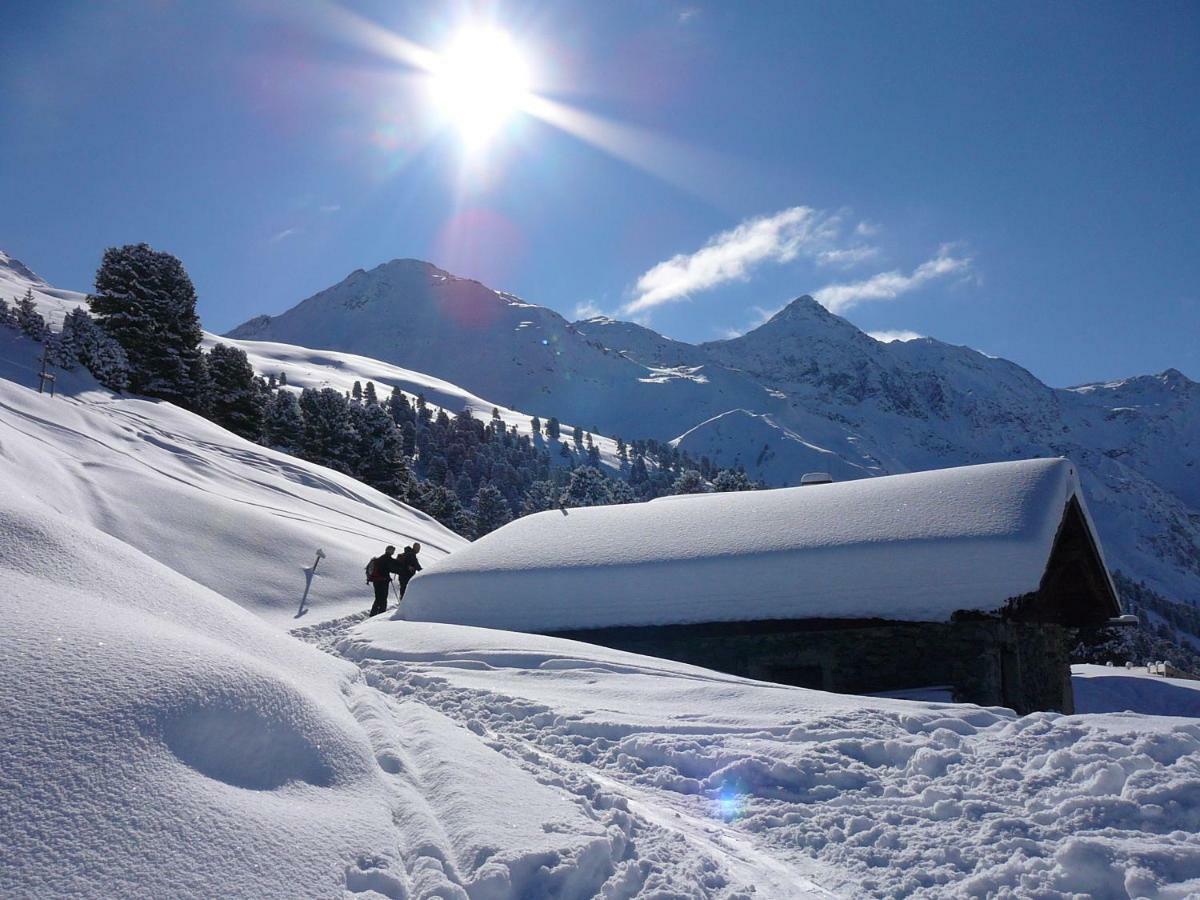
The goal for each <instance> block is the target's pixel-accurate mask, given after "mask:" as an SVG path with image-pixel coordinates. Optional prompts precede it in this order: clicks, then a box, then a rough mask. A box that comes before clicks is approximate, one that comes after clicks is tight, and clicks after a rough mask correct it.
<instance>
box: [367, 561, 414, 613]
mask: <svg viewBox="0 0 1200 900" xmlns="http://www.w3.org/2000/svg"><path fill="white" fill-rule="evenodd" d="M395 552H396V548H395V547H393V546H392V545H391V544H388V546H387V548H386V549H385V550H384V551H383V553H382V554H380V555H379V556H376V557H375V558H374V559H373V560H371V561H370V562H369V563H367V584H370V585H373V586H374V587H375V603H374V604H372V606H371V613H370V614H371V615H373V616H377V615H379V614H380V613H381V612H387V604H388V589H389V588H390V587H391V584H392V573H393V572H398V571H399V569H397V568H396V564H397V563H398V562H399V560H398V559H396V558H395V557H394V556H392V554H393V553H395ZM406 583H407V582H406Z"/></svg>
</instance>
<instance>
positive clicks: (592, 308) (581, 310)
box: [575, 300, 604, 321]
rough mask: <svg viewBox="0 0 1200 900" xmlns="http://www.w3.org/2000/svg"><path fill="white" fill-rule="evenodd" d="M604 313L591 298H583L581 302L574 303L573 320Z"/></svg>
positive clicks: (591, 317)
mask: <svg viewBox="0 0 1200 900" xmlns="http://www.w3.org/2000/svg"><path fill="white" fill-rule="evenodd" d="M602 315H604V310H602V309H601V308H600V307H598V306H597V305H596V304H595V303H593V302H592V301H591V300H584V301H583V302H582V303H576V304H575V320H576V321H579V320H580V319H594V318H595V317H596V316H602Z"/></svg>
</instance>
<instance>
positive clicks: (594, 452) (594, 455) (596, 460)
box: [587, 443, 600, 469]
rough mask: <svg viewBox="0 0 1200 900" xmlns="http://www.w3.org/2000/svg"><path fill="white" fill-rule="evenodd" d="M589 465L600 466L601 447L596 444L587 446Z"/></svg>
mask: <svg viewBox="0 0 1200 900" xmlns="http://www.w3.org/2000/svg"><path fill="white" fill-rule="evenodd" d="M587 460H588V465H589V466H592V467H593V468H597V469H598V468H600V448H599V447H597V446H596V445H595V444H591V443H589V444H588V448H587Z"/></svg>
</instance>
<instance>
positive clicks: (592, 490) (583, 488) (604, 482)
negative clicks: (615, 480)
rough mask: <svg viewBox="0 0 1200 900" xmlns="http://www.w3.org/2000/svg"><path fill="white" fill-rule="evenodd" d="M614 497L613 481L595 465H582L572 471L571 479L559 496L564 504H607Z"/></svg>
mask: <svg viewBox="0 0 1200 900" xmlns="http://www.w3.org/2000/svg"><path fill="white" fill-rule="evenodd" d="M612 499H613V498H612V485H611V483H610V482H609V480H608V479H607V478H605V477H604V473H603V472H601V471H600V470H599V469H597V468H595V467H593V466H580V467H579V468H578V469H575V470H574V471H573V472H571V480H570V481H568V482H567V486H566V488H565V489H564V490H563V492H562V495H561V496H560V497H559V500H560V502H561V503H562V505H563V506H606V505H607V504H609V503H612Z"/></svg>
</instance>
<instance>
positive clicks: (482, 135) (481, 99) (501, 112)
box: [432, 28, 530, 150]
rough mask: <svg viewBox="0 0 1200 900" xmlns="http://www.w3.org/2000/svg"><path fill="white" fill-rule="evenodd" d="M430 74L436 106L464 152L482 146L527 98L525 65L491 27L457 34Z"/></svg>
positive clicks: (511, 45) (509, 40) (506, 38)
mask: <svg viewBox="0 0 1200 900" xmlns="http://www.w3.org/2000/svg"><path fill="white" fill-rule="evenodd" d="M432 75H433V94H434V102H435V103H436V104H437V106H438V108H439V110H440V111H441V113H442V114H443V115H444V116H445V117H446V118H447V119H448V120H449V121H450V122H451V123H452V124H453V125H454V127H455V128H456V129H457V130H458V132H459V134H460V135H461V137H462V140H463V143H464V144H465V145H466V146H467V148H468V149H474V150H477V149H479V148H481V147H482V146H484V145H486V144H487V143H488V141H490V140H491V138H492V137H493V136H494V135H495V134H496V132H497V131H499V129H500V128H501V127H502V126H503V125H504V124H505V123H506V122H507V121H508V120H509V119H510V118H511V117H512V116H513V114H514V113H516V112H518V111H520V110H521V109H522V107H523V106H524V105H525V103H526V101H527V99H528V97H529V94H530V75H529V65H528V63H527V62H526V61H525V58H524V57H523V55H522V54H521V51H520V50H519V49H518V48H517V46H516V44H515V43H513V40H512V38H511V37H509V35H508V34H506V33H505V32H503V31H501V30H499V29H495V28H473V29H470V30H467V31H463V32H461V33H460V34H459V35H458V36H457V37H456V38H455V39H454V41H453V42H452V43H451V44H450V46H449V47H448V48H447V49H446V51H445V52H443V53H442V54H441V55H440V56H439V58H438V61H437V63H436V64H435V66H434V67H433V71H432Z"/></svg>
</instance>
